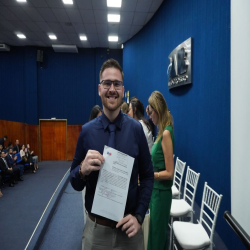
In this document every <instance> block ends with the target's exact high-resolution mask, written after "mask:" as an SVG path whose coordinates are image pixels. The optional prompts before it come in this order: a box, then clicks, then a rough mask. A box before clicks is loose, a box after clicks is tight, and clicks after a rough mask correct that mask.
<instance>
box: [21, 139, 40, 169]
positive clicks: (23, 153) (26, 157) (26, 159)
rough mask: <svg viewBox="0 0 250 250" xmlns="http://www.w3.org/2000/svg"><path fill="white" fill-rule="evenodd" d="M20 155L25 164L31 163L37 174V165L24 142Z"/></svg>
mask: <svg viewBox="0 0 250 250" xmlns="http://www.w3.org/2000/svg"><path fill="white" fill-rule="evenodd" d="M20 157H21V159H22V163H23V164H26V163H29V165H30V167H31V169H32V172H33V173H34V174H35V173H36V170H35V167H34V164H33V159H32V156H31V155H30V154H28V149H27V148H26V147H25V145H24V144H23V145H22V149H21V150H20Z"/></svg>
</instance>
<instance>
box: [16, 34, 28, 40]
mask: <svg viewBox="0 0 250 250" xmlns="http://www.w3.org/2000/svg"><path fill="white" fill-rule="evenodd" d="M16 35H17V36H18V37H19V38H21V39H25V38H26V36H25V35H24V34H16Z"/></svg>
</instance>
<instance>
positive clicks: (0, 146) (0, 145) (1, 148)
mask: <svg viewBox="0 0 250 250" xmlns="http://www.w3.org/2000/svg"><path fill="white" fill-rule="evenodd" d="M2 151H3V145H2V144H0V153H1V152H2Z"/></svg>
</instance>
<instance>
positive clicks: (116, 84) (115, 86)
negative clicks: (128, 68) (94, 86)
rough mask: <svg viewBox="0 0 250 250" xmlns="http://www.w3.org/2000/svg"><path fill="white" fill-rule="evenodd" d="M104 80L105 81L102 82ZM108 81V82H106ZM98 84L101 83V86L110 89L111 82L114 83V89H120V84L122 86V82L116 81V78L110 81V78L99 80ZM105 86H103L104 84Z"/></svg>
mask: <svg viewBox="0 0 250 250" xmlns="http://www.w3.org/2000/svg"><path fill="white" fill-rule="evenodd" d="M104 82H105V83H104ZM107 83H108V84H107ZM100 84H102V85H103V88H104V89H110V88H111V86H112V84H113V85H114V88H115V89H116V90H120V89H122V86H123V82H122V81H118V80H114V81H111V80H102V81H101V82H100ZM104 84H105V85H106V86H105V85H104Z"/></svg>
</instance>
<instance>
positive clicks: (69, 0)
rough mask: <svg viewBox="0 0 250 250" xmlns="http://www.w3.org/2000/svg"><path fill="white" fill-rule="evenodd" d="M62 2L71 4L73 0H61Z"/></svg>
mask: <svg viewBox="0 0 250 250" xmlns="http://www.w3.org/2000/svg"><path fill="white" fill-rule="evenodd" d="M63 3H64V4H73V0H63Z"/></svg>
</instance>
